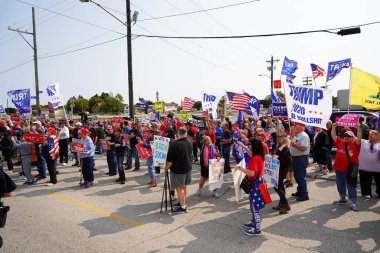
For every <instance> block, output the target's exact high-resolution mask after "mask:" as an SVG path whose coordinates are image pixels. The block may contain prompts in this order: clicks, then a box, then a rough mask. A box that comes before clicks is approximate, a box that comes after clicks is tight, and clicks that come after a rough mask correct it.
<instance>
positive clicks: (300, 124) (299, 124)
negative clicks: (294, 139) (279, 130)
mask: <svg viewBox="0 0 380 253" xmlns="http://www.w3.org/2000/svg"><path fill="white" fill-rule="evenodd" d="M294 125H295V126H301V127H305V126H306V125H305V124H304V123H299V122H296V123H294Z"/></svg>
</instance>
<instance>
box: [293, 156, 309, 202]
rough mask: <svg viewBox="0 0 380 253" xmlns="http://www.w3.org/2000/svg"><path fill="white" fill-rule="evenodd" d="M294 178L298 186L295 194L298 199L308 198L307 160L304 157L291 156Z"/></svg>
mask: <svg viewBox="0 0 380 253" xmlns="http://www.w3.org/2000/svg"><path fill="white" fill-rule="evenodd" d="M292 158H293V170H294V178H295V179H296V182H297V184H298V186H297V192H298V194H299V196H300V197H304V196H308V192H307V184H306V168H307V165H308V164H309V158H308V156H307V155H305V156H293V157H292Z"/></svg>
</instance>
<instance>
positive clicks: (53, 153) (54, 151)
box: [48, 135, 59, 160]
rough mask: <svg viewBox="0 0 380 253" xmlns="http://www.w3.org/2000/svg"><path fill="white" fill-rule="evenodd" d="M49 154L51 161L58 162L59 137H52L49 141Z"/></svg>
mask: <svg viewBox="0 0 380 253" xmlns="http://www.w3.org/2000/svg"><path fill="white" fill-rule="evenodd" d="M48 147H49V154H50V157H51V159H53V160H56V159H57V157H58V155H59V145H58V140H57V137H55V136H53V135H52V136H50V138H49V139H48Z"/></svg>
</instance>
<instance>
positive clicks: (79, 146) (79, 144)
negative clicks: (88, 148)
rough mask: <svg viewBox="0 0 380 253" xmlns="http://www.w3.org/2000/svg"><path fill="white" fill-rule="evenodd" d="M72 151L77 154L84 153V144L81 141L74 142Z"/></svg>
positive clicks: (75, 140)
mask: <svg viewBox="0 0 380 253" xmlns="http://www.w3.org/2000/svg"><path fill="white" fill-rule="evenodd" d="M72 151H73V152H77V153H83V152H84V143H83V142H82V141H81V140H79V139H73V140H72Z"/></svg>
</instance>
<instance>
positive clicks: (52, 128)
mask: <svg viewBox="0 0 380 253" xmlns="http://www.w3.org/2000/svg"><path fill="white" fill-rule="evenodd" d="M46 131H48V132H50V133H52V134H55V133H56V131H55V128H54V127H48V128H46Z"/></svg>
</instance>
